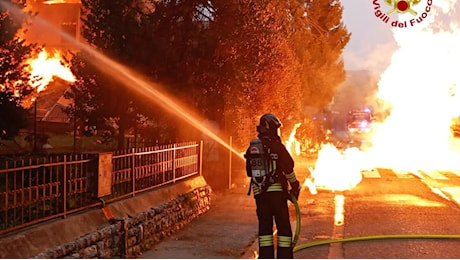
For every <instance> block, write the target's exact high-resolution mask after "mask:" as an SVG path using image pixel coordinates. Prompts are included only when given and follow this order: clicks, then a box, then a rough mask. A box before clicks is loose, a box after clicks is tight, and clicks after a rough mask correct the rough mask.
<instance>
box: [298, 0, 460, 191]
mask: <svg viewBox="0 0 460 260" xmlns="http://www.w3.org/2000/svg"><path fill="white" fill-rule="evenodd" d="M435 5H438V6H436V8H433V10H432V12H431V13H430V19H427V21H426V23H425V24H419V25H417V27H416V26H414V27H413V28H410V29H406V30H404V29H398V28H396V29H394V30H393V33H394V37H395V40H396V41H397V43H398V45H399V49H398V50H396V51H395V52H394V53H393V56H392V61H391V64H390V66H389V67H388V68H387V69H386V70H385V72H384V73H383V74H382V75H381V79H380V81H379V84H378V86H379V91H378V98H379V99H381V100H383V101H385V102H386V103H387V104H390V105H391V107H392V110H391V113H390V115H389V117H388V118H387V119H386V120H385V121H384V122H382V123H380V124H376V125H375V128H374V129H373V131H372V132H371V133H370V135H369V136H368V137H367V140H366V141H367V142H366V147H367V148H365V149H364V148H362V150H359V149H357V148H348V149H346V150H345V151H343V152H341V151H339V150H338V149H337V148H335V147H334V146H332V145H330V144H326V145H323V147H322V149H321V150H320V151H319V153H318V160H317V162H316V166H315V169H314V170H313V171H312V177H313V181H314V184H315V186H316V187H325V188H328V189H331V190H342V189H350V188H352V187H353V185H357V184H358V183H359V182H360V180H361V171H364V170H369V169H375V168H391V169H393V171H395V172H401V171H402V172H410V173H416V172H417V171H436V170H447V171H458V169H459V168H460V166H459V165H458V158H460V139H458V138H453V135H452V132H451V129H450V127H451V122H452V119H453V118H454V117H456V116H459V115H460V87H459V86H460V77H459V76H458V75H459V74H458V68H459V67H460V49H459V48H458V46H459V45H460V26H459V23H458V21H453V20H452V21H448V19H447V20H446V19H444V20H445V21H443V22H445V24H443V26H440V25H442V24H441V20H442V19H443V17H441V15H444V16H446V15H449V13H450V12H453V10H454V9H455V7H454V5H451V6H450V7H449V6H441V5H440V4H439V3H433V7H434V6H435ZM438 18H439V20H436V19H438ZM444 18H445V17H444ZM433 21H435V22H434V23H433V25H434V27H433V28H435V29H433V28H430V26H431V23H432V22H433ZM309 181H310V182H309V183H307V182H306V183H304V186H308V187H309V188H310V190H311V186H312V185H311V180H309Z"/></svg>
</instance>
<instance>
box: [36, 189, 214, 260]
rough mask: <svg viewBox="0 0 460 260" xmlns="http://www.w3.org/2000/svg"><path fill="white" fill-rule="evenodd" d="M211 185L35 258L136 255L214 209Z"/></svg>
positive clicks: (120, 256) (114, 220)
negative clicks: (211, 208) (212, 207)
mask: <svg viewBox="0 0 460 260" xmlns="http://www.w3.org/2000/svg"><path fill="white" fill-rule="evenodd" d="M210 206H211V188H210V186H209V185H206V186H203V187H198V188H196V189H194V190H193V191H191V192H188V193H186V194H182V195H180V196H178V197H177V198H176V199H174V200H172V201H169V202H166V203H164V204H161V205H159V206H157V207H154V208H152V209H150V210H147V211H144V212H142V213H140V214H137V215H136V216H132V217H131V218H124V219H113V220H112V222H113V224H111V225H109V226H106V227H104V228H101V229H99V230H96V231H94V232H92V233H90V234H87V235H85V236H83V237H81V238H79V239H77V240H75V241H72V242H69V243H66V244H64V245H61V246H58V247H56V248H52V249H49V250H47V251H46V252H43V253H41V254H39V255H37V256H35V257H34V258H135V257H137V256H139V255H140V254H142V252H144V251H145V250H148V249H151V248H152V246H153V245H155V243H157V242H158V241H160V240H162V239H163V238H165V237H167V236H169V235H171V234H173V233H174V232H176V231H177V230H179V229H180V228H182V227H183V226H184V225H186V224H187V223H189V222H190V221H192V220H193V219H195V218H197V217H198V216H200V215H201V214H203V213H205V212H206V211H208V210H209V209H210Z"/></svg>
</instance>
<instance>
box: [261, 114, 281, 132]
mask: <svg viewBox="0 0 460 260" xmlns="http://www.w3.org/2000/svg"><path fill="white" fill-rule="evenodd" d="M281 126H282V124H281V121H280V120H279V119H278V118H277V117H276V116H275V115H273V114H270V113H268V114H265V115H263V116H261V117H260V122H259V125H258V126H257V132H259V133H260V134H267V135H279V132H278V129H279V128H280V127H281Z"/></svg>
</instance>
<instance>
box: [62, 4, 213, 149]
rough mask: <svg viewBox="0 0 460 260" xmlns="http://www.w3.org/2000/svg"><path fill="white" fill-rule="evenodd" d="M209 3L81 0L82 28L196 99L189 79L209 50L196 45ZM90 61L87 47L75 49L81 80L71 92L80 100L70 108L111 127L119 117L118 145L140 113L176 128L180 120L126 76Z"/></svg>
mask: <svg viewBox="0 0 460 260" xmlns="http://www.w3.org/2000/svg"><path fill="white" fill-rule="evenodd" d="M204 4H207V1H203V0H200V1H155V2H153V1H152V2H149V1H127V0H125V1H123V0H117V1H112V2H107V1H99V0H86V1H82V6H83V10H84V12H83V17H84V18H83V19H82V21H83V28H82V34H83V37H84V38H85V39H86V40H87V42H88V43H89V44H90V45H92V46H93V47H95V48H96V49H98V50H100V51H102V52H104V53H105V54H108V55H109V56H110V57H113V58H115V59H116V60H118V61H120V62H121V63H123V64H125V65H127V66H129V67H132V68H135V69H136V70H137V71H139V72H141V73H142V74H144V75H146V76H147V77H149V78H150V79H152V80H154V81H155V82H158V83H162V84H163V85H165V86H167V88H166V90H168V91H169V92H170V93H174V94H175V95H176V96H178V97H181V99H185V100H186V101H192V100H193V98H191V97H194V96H197V95H193V93H194V85H193V84H191V83H190V82H193V80H192V78H193V68H196V66H194V65H195V64H196V60H198V59H200V57H201V55H208V54H206V53H204V52H203V51H202V50H199V49H198V47H197V46H202V44H198V43H199V42H202V41H204V38H203V37H202V36H201V35H200V32H201V30H202V29H203V25H202V23H203V21H200V20H199V19H197V13H198V10H199V8H203V5H204ZM91 62H92V59H91V57H88V56H87V55H86V54H85V53H84V52H80V53H78V54H77V55H75V57H74V60H73V62H72V63H73V64H74V65H73V69H72V70H73V71H74V74H75V75H76V76H77V78H78V79H79V80H78V81H77V83H76V84H75V85H74V87H73V91H72V92H70V93H69V95H68V96H69V97H70V98H73V99H74V100H77V99H78V100H80V101H79V102H78V103H79V104H80V105H77V103H76V105H75V106H74V107H71V108H70V109H69V111H73V114H75V115H76V116H77V117H82V118H80V120H79V121H80V122H86V123H87V124H89V123H95V124H98V127H99V128H102V127H104V128H106V129H107V130H110V128H111V127H108V124H107V123H106V122H108V121H111V122H114V123H115V125H114V126H115V127H116V132H118V144H119V148H122V146H123V138H124V135H125V132H126V131H127V130H128V129H132V128H134V127H137V126H138V125H139V124H141V122H140V120H139V119H140V118H143V120H142V121H143V122H147V123H148V122H149V121H150V123H151V124H153V125H158V122H160V124H167V125H169V126H170V127H169V128H170V131H168V132H169V133H171V134H172V133H174V132H175V131H174V130H172V129H174V128H176V127H175V124H174V123H173V122H171V120H170V117H169V116H165V115H164V113H163V111H160V109H158V107H156V106H155V104H151V103H148V102H146V101H144V99H143V98H142V97H140V96H139V95H134V94H133V93H132V92H131V91H130V90H129V88H127V87H126V86H123V82H117V81H114V80H111V79H110V78H109V77H107V75H104V74H103V73H101V72H100V71H101V68H99V67H98V64H97V63H94V64H89V63H91ZM102 70H103V68H102ZM146 118H147V119H146ZM100 119H102V120H100ZM101 121H102V122H101ZM175 123H176V124H177V121H176V122H175ZM142 124H145V123H142ZM114 130H115V129H111V130H110V131H111V132H114ZM144 132H145V131H144Z"/></svg>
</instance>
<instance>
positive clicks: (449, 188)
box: [142, 169, 460, 259]
mask: <svg viewBox="0 0 460 260" xmlns="http://www.w3.org/2000/svg"><path fill="white" fill-rule="evenodd" d="M459 175H460V173H452V172H434V173H424V172H417V173H416V174H412V173H396V172H394V171H392V170H387V169H377V170H375V171H372V172H364V173H363V180H362V182H361V183H360V184H359V185H358V186H357V187H355V188H354V189H353V190H351V191H347V192H344V193H333V192H330V191H319V192H318V193H317V194H315V195H312V194H311V193H310V192H309V191H308V189H304V190H303V191H302V192H301V195H300V199H299V205H300V212H301V230H300V234H299V240H298V243H297V246H298V247H297V249H299V248H300V247H305V246H309V245H311V244H310V243H311V242H318V241H326V240H330V239H333V240H334V241H338V239H342V238H353V237H358V238H359V237H363V236H377V237H380V236H382V235H456V234H460V226H459V225H457V223H458V222H459V221H460V207H459V206H458V202H457V200H458V201H460V195H459V194H460V192H458V190H459V189H460V177H459ZM246 192H247V189H246V188H245V187H236V188H235V189H232V190H230V191H229V192H226V193H220V194H216V197H215V199H214V205H213V207H212V209H211V210H210V211H209V212H208V213H206V214H205V215H204V216H202V217H200V218H199V219H197V220H194V221H193V222H192V223H190V224H189V225H187V226H186V227H184V228H183V229H182V230H180V231H179V232H177V233H176V234H175V235H173V236H171V237H169V238H167V239H165V240H164V241H162V242H160V243H159V244H158V245H156V246H155V248H153V249H152V250H150V251H148V252H146V253H145V254H144V255H143V256H142V258H182V259H185V258H252V257H254V252H255V251H256V250H257V218H256V215H255V205H254V200H253V198H252V196H251V197H248V196H247V195H246ZM340 205H342V207H341V206H340ZM290 209H291V218H292V227H293V229H295V227H296V219H295V216H296V214H295V209H294V206H293V205H291V207H290ZM342 209H343V210H342ZM340 212H342V213H343V215H342V218H341V219H340V218H339V220H336V219H335V216H336V215H337V216H339V217H340V216H341V214H340ZM459 244H460V240H459V239H444V238H440V239H421V238H419V237H416V238H411V239H400V238H398V239H396V238H392V239H378V240H369V239H366V240H363V241H355V242H342V243H328V244H325V245H319V246H311V247H306V248H304V249H300V250H298V251H296V252H295V253H294V256H295V258H310V259H318V258H321V259H326V258H335V259H339V258H371V259H377V258H386V259H388V258H417V259H423V258H445V259H447V258H459V256H460V247H459V246H458V245H459Z"/></svg>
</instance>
